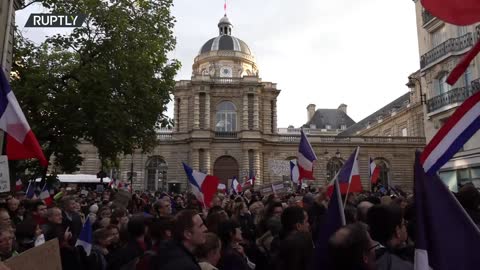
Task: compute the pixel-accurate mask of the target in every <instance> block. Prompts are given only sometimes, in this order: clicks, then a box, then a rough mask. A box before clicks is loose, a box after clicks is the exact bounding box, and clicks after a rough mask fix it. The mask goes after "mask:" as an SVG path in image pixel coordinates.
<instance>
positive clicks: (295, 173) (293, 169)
mask: <svg viewBox="0 0 480 270" xmlns="http://www.w3.org/2000/svg"><path fill="white" fill-rule="evenodd" d="M290 180H292V182H293V183H295V184H297V185H298V184H300V171H299V170H298V166H297V160H295V159H294V160H290Z"/></svg>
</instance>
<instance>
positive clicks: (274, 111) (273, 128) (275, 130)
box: [271, 99, 277, 133]
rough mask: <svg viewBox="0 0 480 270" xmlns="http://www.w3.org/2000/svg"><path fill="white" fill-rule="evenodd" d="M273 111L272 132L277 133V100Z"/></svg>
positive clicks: (273, 104) (274, 101)
mask: <svg viewBox="0 0 480 270" xmlns="http://www.w3.org/2000/svg"><path fill="white" fill-rule="evenodd" d="M271 110H272V118H273V123H272V125H273V126H272V131H273V133H277V99H274V100H273V102H272V108H271Z"/></svg>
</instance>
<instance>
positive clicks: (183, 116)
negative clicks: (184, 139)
mask: <svg viewBox="0 0 480 270" xmlns="http://www.w3.org/2000/svg"><path fill="white" fill-rule="evenodd" d="M188 102H189V98H187V97H184V98H182V99H180V112H179V117H178V118H179V119H178V122H179V124H178V127H179V131H180V132H186V131H187V130H188V129H189V126H188V122H189V121H188V117H189V116H188Z"/></svg>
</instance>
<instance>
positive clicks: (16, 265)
mask: <svg viewBox="0 0 480 270" xmlns="http://www.w3.org/2000/svg"><path fill="white" fill-rule="evenodd" d="M3 263H4V264H5V265H6V266H8V267H9V268H10V269H12V270H32V269H35V270H62V263H61V261H60V247H59V245H58V239H56V238H55V239H52V240H50V241H48V242H46V243H45V244H43V245H40V246H37V247H34V248H32V249H29V250H27V251H25V252H23V253H20V255H18V256H15V257H13V258H10V259H8V260H6V261H5V262H3Z"/></svg>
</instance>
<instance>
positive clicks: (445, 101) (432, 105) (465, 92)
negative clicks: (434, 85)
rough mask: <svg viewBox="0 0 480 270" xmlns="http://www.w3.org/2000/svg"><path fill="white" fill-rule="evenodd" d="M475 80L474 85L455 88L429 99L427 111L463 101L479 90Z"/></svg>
mask: <svg viewBox="0 0 480 270" xmlns="http://www.w3.org/2000/svg"><path fill="white" fill-rule="evenodd" d="M476 81H478V80H476ZM474 82H475V81H474ZM474 82H472V86H467V87H465V86H464V87H458V88H454V89H452V90H450V91H448V92H446V93H443V94H441V95H439V96H436V97H433V98H431V99H429V100H427V112H433V111H435V110H438V109H440V108H442V107H444V106H447V105H450V104H455V103H459V102H463V101H464V100H465V99H467V98H468V97H470V96H471V95H473V94H474V93H476V92H478V90H479V87H477V84H474ZM473 85H475V86H473Z"/></svg>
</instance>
